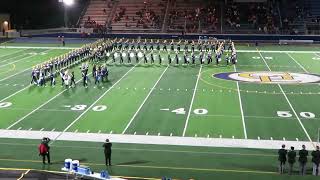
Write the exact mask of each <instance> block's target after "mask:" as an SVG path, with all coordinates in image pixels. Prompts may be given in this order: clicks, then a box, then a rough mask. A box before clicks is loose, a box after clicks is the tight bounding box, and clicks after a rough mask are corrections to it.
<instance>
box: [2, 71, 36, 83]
mask: <svg viewBox="0 0 320 180" xmlns="http://www.w3.org/2000/svg"><path fill="white" fill-rule="evenodd" d="M28 70H31V68H27V69H24V70H22V71H20V72H17V73H15V74H12V75H10V76H7V77H5V78H3V79H0V82H1V81H4V80H7V79H9V78H12V77H14V76H16V75H18V74H21V73H24V72H26V71H28ZM30 74H31V73H30Z"/></svg>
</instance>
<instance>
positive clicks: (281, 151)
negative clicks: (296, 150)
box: [278, 145, 287, 174]
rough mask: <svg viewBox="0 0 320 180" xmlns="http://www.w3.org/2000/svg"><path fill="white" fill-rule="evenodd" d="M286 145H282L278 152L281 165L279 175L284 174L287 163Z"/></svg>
mask: <svg viewBox="0 0 320 180" xmlns="http://www.w3.org/2000/svg"><path fill="white" fill-rule="evenodd" d="M285 147H286V146H285V145H282V147H281V149H279V151H278V155H279V156H278V160H279V162H280V165H279V173H281V174H282V173H283V172H284V165H285V163H286V161H287V150H286V149H285Z"/></svg>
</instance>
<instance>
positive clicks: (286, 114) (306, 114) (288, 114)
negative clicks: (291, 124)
mask: <svg viewBox="0 0 320 180" xmlns="http://www.w3.org/2000/svg"><path fill="white" fill-rule="evenodd" d="M277 115H278V116H279V117H283V118H290V117H292V116H293V115H292V113H291V112H290V111H277ZM299 115H300V116H301V117H303V118H307V119H313V118H315V117H316V115H315V114H314V113H312V112H300V113H299Z"/></svg>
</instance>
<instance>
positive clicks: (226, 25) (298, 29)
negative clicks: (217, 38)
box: [79, 0, 320, 34]
mask: <svg viewBox="0 0 320 180" xmlns="http://www.w3.org/2000/svg"><path fill="white" fill-rule="evenodd" d="M318 6H320V2H318V1H315V0H314V1H312V0H309V1H302V0H294V1H290V0H281V1H272V0H267V1H265V2H250V3H249V2H233V1H210V2H208V1H204V0H194V1H189V0H91V1H90V4H89V5H88V7H87V9H86V12H85V13H84V15H83V16H82V17H81V21H80V24H79V26H80V27H86V28H99V27H110V28H111V27H112V31H113V32H146V31H147V32H178V33H181V32H183V33H232V34H239V33H244V32H245V33H250V34H274V33H276V34H303V33H305V32H306V29H307V27H306V26H305V24H304V21H307V22H310V23H316V22H318V20H319V17H318V16H317V15H318V14H320V12H318V11H319V9H320V8H317V7H318ZM240 10H241V11H240ZM307 14H308V15H307ZM313 25H314V24H313Z"/></svg>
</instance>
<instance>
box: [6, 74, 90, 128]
mask: <svg viewBox="0 0 320 180" xmlns="http://www.w3.org/2000/svg"><path fill="white" fill-rule="evenodd" d="M90 74H91V73H89V74H88V75H90ZM80 81H82V79H79V80H78V81H77V82H76V84H77V83H79V82H80ZM29 86H30V85H29ZM29 86H27V87H29ZM27 87H26V88H27ZM26 88H23V89H22V90H24V89H26ZM22 90H20V92H21V91H22ZM67 90H68V89H65V90H63V91H61V92H60V93H58V94H56V95H55V96H53V97H52V98H51V99H49V100H48V101H46V102H44V103H43V104H41V105H40V106H38V107H37V108H36V109H34V110H32V111H31V112H29V113H28V114H27V115H25V116H23V117H22V118H20V119H19V120H17V121H15V122H14V123H13V124H11V125H10V126H9V127H7V128H6V129H10V128H12V127H13V126H15V125H16V124H18V123H20V122H21V121H23V120H24V119H25V118H27V117H28V116H30V115H31V114H33V113H34V112H36V111H37V110H39V109H40V108H42V107H43V106H45V105H46V104H48V103H49V102H51V101H52V100H54V99H55V98H57V97H58V96H60V95H61V94H62V93H64V92H65V91H67ZM18 92H19V91H18Z"/></svg>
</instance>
